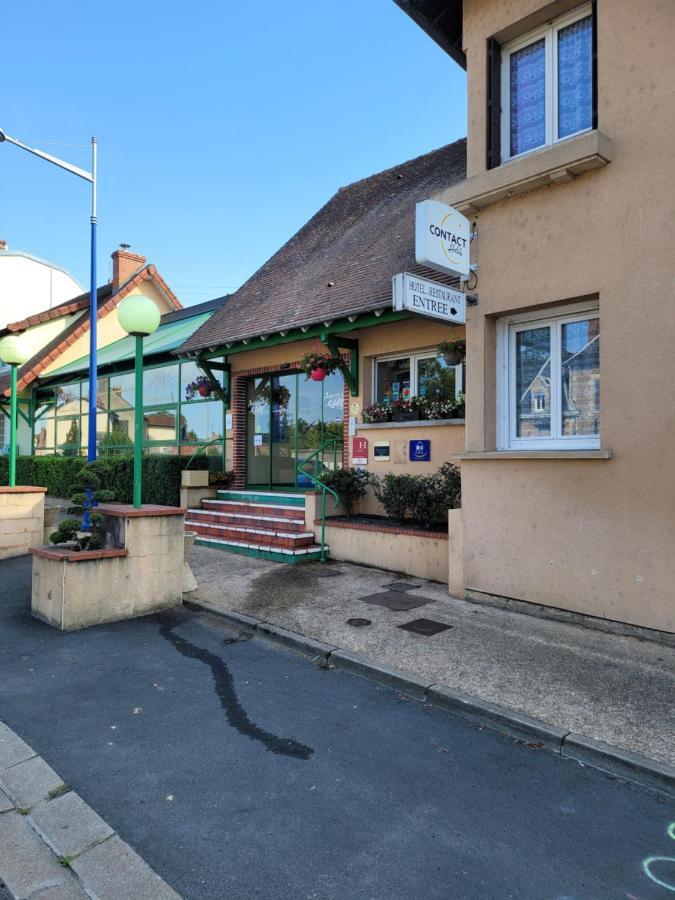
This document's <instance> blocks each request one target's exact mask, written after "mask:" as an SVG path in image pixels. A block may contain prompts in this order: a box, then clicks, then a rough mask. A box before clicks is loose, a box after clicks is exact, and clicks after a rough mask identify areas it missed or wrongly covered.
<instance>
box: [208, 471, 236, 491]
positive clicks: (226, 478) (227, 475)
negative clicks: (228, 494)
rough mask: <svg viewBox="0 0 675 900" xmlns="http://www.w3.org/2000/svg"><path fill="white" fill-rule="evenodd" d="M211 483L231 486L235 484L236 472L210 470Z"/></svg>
mask: <svg viewBox="0 0 675 900" xmlns="http://www.w3.org/2000/svg"><path fill="white" fill-rule="evenodd" d="M209 484H211V485H218V487H223V488H229V487H232V485H233V484H234V472H233V471H231V470H230V471H229V472H209Z"/></svg>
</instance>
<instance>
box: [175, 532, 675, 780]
mask: <svg viewBox="0 0 675 900" xmlns="http://www.w3.org/2000/svg"><path fill="white" fill-rule="evenodd" d="M190 563H191V565H192V568H193V571H194V574H195V577H196V579H197V583H198V588H197V590H196V591H195V592H194V593H192V594H190V595H186V599H189V600H191V601H193V602H195V603H198V604H203V605H206V606H208V607H210V608H212V609H222V610H231V611H236V612H239V613H243V614H246V615H250V616H253V617H255V618H257V619H259V620H262V621H264V622H269V623H271V624H274V625H277V626H280V627H282V628H285V629H288V630H290V631H293V632H296V633H298V634H301V635H305V636H306V637H310V638H313V639H315V640H319V641H323V642H325V643H327V644H332V645H334V646H336V647H340V648H341V649H343V650H348V651H353V652H354V653H356V654H359V655H361V656H363V657H367V658H368V659H370V660H372V661H373V662H375V663H376V664H379V665H385V666H390V667H392V668H395V669H399V670H404V671H407V672H410V673H411V674H412V675H415V676H417V677H419V678H423V679H426V680H427V681H429V682H435V683H437V684H440V685H442V686H444V687H446V688H448V689H450V690H453V691H457V692H462V693H464V694H469V695H472V696H473V697H476V698H480V699H482V700H484V701H487V702H489V703H494V704H498V705H500V706H503V707H507V708H509V709H511V710H514V711H516V712H518V713H521V714H525V715H528V716H532V717H534V718H537V719H541V720H543V721H544V722H547V723H549V724H550V725H553V726H556V727H558V728H561V729H564V730H566V731H571V732H576V733H579V734H582V735H585V736H587V737H589V738H592V739H593V740H596V741H602V742H605V743H607V744H610V745H613V746H614V747H617V748H620V749H621V750H625V751H628V752H630V753H635V754H639V755H642V756H646V757H650V758H651V759H654V760H656V761H658V762H665V763H667V764H670V765H675V714H674V709H675V706H674V704H673V697H674V696H675V648H673V647H672V646H668V645H665V644H659V643H654V642H652V641H646V640H641V639H639V638H636V637H628V636H622V635H615V634H608V633H605V632H602V631H597V630H592V629H589V628H585V627H583V626H581V625H577V624H570V623H566V622H557V621H551V620H548V619H542V618H536V617H534V616H529V615H523V614H522V613H519V612H514V611H511V610H505V609H499V608H495V607H489V606H483V605H478V604H476V603H472V602H469V601H465V600H459V599H456V598H453V597H450V596H449V595H448V593H447V590H446V589H445V587H444V586H443V585H439V584H435V583H431V582H424V581H423V580H422V579H412V578H408V577H406V576H401V577H399V576H397V575H395V574H394V573H391V572H386V571H381V570H377V569H369V568H365V567H363V566H356V565H352V564H350V563H337V562H334V563H329V564H325V565H321V564H320V563H307V564H304V565H289V566H283V565H280V564H278V563H270V562H267V561H265V560H258V559H252V558H249V557H244V556H236V555H234V554H229V553H224V552H221V551H218V550H212V549H207V548H202V547H195V548H194V550H193V551H192V555H191V557H190ZM392 583H394V584H395V592H396V591H400V592H401V593H400V595H399V596H401V597H403V598H409V599H410V603H405V604H398V605H407V606H409V607H410V606H412V604H413V603H414V602H415V600H414V599H413V598H418V599H420V601H422V602H423V603H424V605H420V606H417V607H416V608H410V609H408V610H407V611H406V610H398V611H396V610H392V609H390V608H387V607H385V606H381V605H378V604H379V603H380V602H382V601H383V600H384V601H385V602H386V601H387V599H392V598H391V596H389V597H378V596H373V595H378V594H379V595H383V594H385V592H387V591H390V590H391V589H390V588H389V587H388V586H389V585H391V584H392ZM368 597H370V598H372V599H373V600H374V601H375V602H374V603H372V602H365V601H364V599H363V598H368ZM394 599H395V598H394ZM426 601H430V602H426ZM351 618H367V619H369V620H370V621H371V624H370V625H367V626H365V627H353V626H351V625H349V624H347V620H348V619H351ZM418 618H425V619H431V620H433V621H436V622H441V623H444V624H446V625H449V626H450V628H449V629H448V630H445V631H443V632H441V633H439V634H436V635H435V636H433V637H425V636H422V635H419V634H415V633H412V632H410V631H405V630H402V629H401V628H399V627H397V626H400V625H403V624H405V623H408V622H410V621H412V620H414V619H418Z"/></svg>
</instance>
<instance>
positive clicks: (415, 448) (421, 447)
mask: <svg viewBox="0 0 675 900" xmlns="http://www.w3.org/2000/svg"><path fill="white" fill-rule="evenodd" d="M409 452H410V462H431V441H427V440H421V441H410V450H409Z"/></svg>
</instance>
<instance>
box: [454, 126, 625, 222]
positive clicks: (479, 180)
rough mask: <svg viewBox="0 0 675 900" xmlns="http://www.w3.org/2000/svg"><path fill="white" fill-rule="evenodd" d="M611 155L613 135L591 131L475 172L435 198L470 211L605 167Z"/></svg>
mask: <svg viewBox="0 0 675 900" xmlns="http://www.w3.org/2000/svg"><path fill="white" fill-rule="evenodd" d="M611 159H612V142H611V141H610V139H609V138H608V137H606V136H605V135H604V134H602V132H600V131H597V130H596V131H588V132H586V133H585V134H581V135H578V136H577V137H572V138H568V139H567V140H564V141H559V142H558V143H556V144H550V145H549V146H547V147H543V148H542V149H541V150H535V151H533V152H532V153H528V154H526V155H524V156H519V157H518V158H517V159H512V160H510V161H509V162H505V163H502V165H500V166H497V167H495V168H494V169H489V170H488V171H486V172H481V173H480V174H479V175H473V176H472V177H471V178H467V179H466V181H462V182H460V183H459V184H457V185H454V186H453V187H451V188H449V189H448V190H445V191H443V192H442V193H440V194H437V195H436V199H438V200H442V201H443V202H444V203H448V204H449V205H450V206H454V207H456V208H457V209H458V210H459V211H460V212H462V213H464V214H465V215H471V214H472V213H475V212H478V211H479V210H481V209H484V208H485V207H487V206H492V205H493V204H494V203H500V202H501V201H502V200H508V199H510V198H511V197H515V196H517V195H518V194H527V193H529V192H530V191H535V190H537V189H538V188H540V187H543V186H544V185H547V184H564V183H566V182H568V181H572V180H574V179H575V178H577V177H578V176H579V175H583V174H584V172H590V171H592V170H593V169H601V168H603V167H604V166H606V165H607V164H608V163H609V162H611Z"/></svg>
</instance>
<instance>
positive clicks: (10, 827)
mask: <svg viewBox="0 0 675 900" xmlns="http://www.w3.org/2000/svg"><path fill="white" fill-rule="evenodd" d="M0 881H4V882H5V884H6V885H7V888H8V890H9V893H10V894H11V895H12V897H14V898H18V900H23V898H27V897H33V896H37V897H47V896H49V900H53V897H58V895H56V894H55V895H52V896H50V895H48V894H47V893H46V890H47V888H50V889H52V890H56V888H63V889H64V890H67V889H68V888H72V889H75V887H76V882H75V881H74V879H73V875H72V873H71V872H69V871H68V870H67V869H66V868H64V867H63V866H62V865H60V864H59V861H58V859H57V858H56V856H54V854H53V853H52V851H51V850H50V849H49V847H47V845H46V844H44V843H43V842H42V841H41V840H40V838H39V837H38V836H37V834H36V833H35V832H34V831H33V829H32V828H31V826H30V823H29V822H28V820H27V818H26V817H25V816H21V815H19V813H15V812H8V813H5V814H4V815H3V816H2V817H0ZM38 892H40V893H38ZM42 892H45V893H42ZM81 896H82V894H81V893H79V894H78V893H72V892H71V893H70V894H69V893H65V894H62V897H63V898H64V900H70V898H71V897H73V898H74V897H81Z"/></svg>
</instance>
